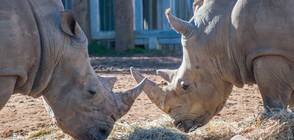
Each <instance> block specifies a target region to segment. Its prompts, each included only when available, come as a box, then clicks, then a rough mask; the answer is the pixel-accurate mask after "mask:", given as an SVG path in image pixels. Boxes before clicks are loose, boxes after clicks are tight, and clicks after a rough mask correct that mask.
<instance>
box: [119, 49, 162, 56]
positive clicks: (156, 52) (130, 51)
mask: <svg viewBox="0 0 294 140" xmlns="http://www.w3.org/2000/svg"><path fill="white" fill-rule="evenodd" d="M124 54H125V55H129V54H151V55H155V56H158V55H161V51H160V50H156V49H153V50H148V49H143V48H134V49H128V50H127V51H126V52H124Z"/></svg>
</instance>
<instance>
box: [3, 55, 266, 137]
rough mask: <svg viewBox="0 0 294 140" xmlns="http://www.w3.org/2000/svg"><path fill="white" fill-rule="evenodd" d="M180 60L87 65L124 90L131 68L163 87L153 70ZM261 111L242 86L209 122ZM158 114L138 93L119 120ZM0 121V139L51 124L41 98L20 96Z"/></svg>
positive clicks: (256, 96)
mask: <svg viewBox="0 0 294 140" xmlns="http://www.w3.org/2000/svg"><path fill="white" fill-rule="evenodd" d="M181 61H182V58H181V57H180V56H173V57H171V56H168V57H92V58H91V64H92V66H93V68H94V69H95V71H96V72H97V74H99V75H101V76H116V77H118V80H117V82H116V84H115V86H114V91H121V90H126V89H129V88H131V87H133V86H135V85H136V83H135V81H134V79H133V78H132V77H131V75H130V71H129V68H130V67H131V66H133V67H134V68H136V69H137V70H139V71H140V72H141V73H142V74H143V75H144V76H146V77H147V78H149V79H150V80H152V81H154V82H156V83H157V84H164V83H165V82H164V80H163V79H162V78H161V77H159V76H157V75H156V69H176V68H178V67H179V66H180V64H181ZM262 110H263V106H262V99H261V96H260V93H259V91H258V88H257V86H256V85H251V86H248V85H245V87H244V88H242V89H241V88H236V87H234V89H233V92H232V94H231V96H230V97H229V99H228V101H227V103H226V105H225V107H224V108H223V110H222V111H221V112H220V113H219V114H218V115H216V116H215V117H214V118H213V119H214V120H225V121H228V120H229V121H240V120H243V119H244V118H247V117H249V116H252V115H253V114H254V113H258V112H261V111H262ZM161 114H165V113H164V112H162V111H160V110H159V109H158V108H157V107H156V106H155V105H154V104H153V103H151V101H150V100H149V99H148V98H147V96H146V95H145V94H144V93H142V94H141V95H140V96H139V97H138V98H137V100H136V101H135V103H134V105H133V107H132V108H131V110H130V111H129V113H128V114H126V115H125V116H124V117H123V118H121V119H120V120H119V121H120V122H127V123H132V122H140V121H152V120H156V119H158V118H159V117H160V116H161ZM0 118H1V119H0V137H9V136H12V135H13V133H17V134H26V133H28V132H29V131H32V130H36V129H38V128H41V127H46V126H48V125H53V124H52V121H51V118H50V116H49V114H48V113H47V112H46V110H45V108H44V106H43V101H42V98H37V99H33V98H31V97H28V96H23V95H20V94H16V95H13V96H12V97H11V98H10V100H9V102H8V103H7V104H6V106H5V107H4V108H3V109H2V110H1V111H0Z"/></svg>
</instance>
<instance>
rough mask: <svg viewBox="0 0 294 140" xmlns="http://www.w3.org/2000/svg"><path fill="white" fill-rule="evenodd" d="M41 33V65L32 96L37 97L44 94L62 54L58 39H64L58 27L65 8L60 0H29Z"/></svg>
mask: <svg viewBox="0 0 294 140" xmlns="http://www.w3.org/2000/svg"><path fill="white" fill-rule="evenodd" d="M29 3H30V4H31V7H32V9H33V13H34V16H35V20H36V23H37V26H38V31H39V35H40V42H41V44H40V47H41V58H40V64H39V65H40V66H39V70H38V72H37V75H36V78H35V81H34V83H33V87H32V90H31V92H30V94H29V95H30V96H32V97H34V98H37V97H39V96H42V94H43V93H42V91H43V90H45V89H46V88H47V86H48V84H49V82H50V80H51V77H52V74H53V72H54V69H55V67H56V65H57V64H58V62H59V61H60V58H61V56H62V54H63V53H62V49H63V46H62V45H59V44H60V43H59V44H58V42H57V41H63V40H61V39H60V38H59V37H60V34H61V32H60V28H59V27H58V25H59V24H58V23H59V18H60V14H59V11H61V10H63V7H62V4H61V2H60V1H57V0H53V1H49V0H46V1H39V0H29Z"/></svg>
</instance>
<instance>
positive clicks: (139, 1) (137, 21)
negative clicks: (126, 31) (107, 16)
mask: <svg viewBox="0 0 294 140" xmlns="http://www.w3.org/2000/svg"><path fill="white" fill-rule="evenodd" d="M133 6H134V8H133V9H134V30H143V0H133Z"/></svg>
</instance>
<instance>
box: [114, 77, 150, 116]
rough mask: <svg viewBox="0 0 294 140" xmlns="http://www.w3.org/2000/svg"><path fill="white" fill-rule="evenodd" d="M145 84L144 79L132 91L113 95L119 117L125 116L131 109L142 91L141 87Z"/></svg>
mask: <svg viewBox="0 0 294 140" xmlns="http://www.w3.org/2000/svg"><path fill="white" fill-rule="evenodd" d="M145 83H146V78H145V79H143V80H142V81H141V82H140V83H139V84H138V85H137V86H135V87H134V88H132V89H129V90H127V91H125V92H121V93H114V95H115V96H114V97H115V99H116V102H117V105H118V108H119V109H120V112H121V114H120V115H121V116H120V117H122V116H123V115H125V114H127V113H128V111H129V110H130V109H131V106H132V105H133V104H134V102H135V100H136V98H137V97H138V96H139V95H140V93H141V92H142V90H143V87H144V85H145Z"/></svg>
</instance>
